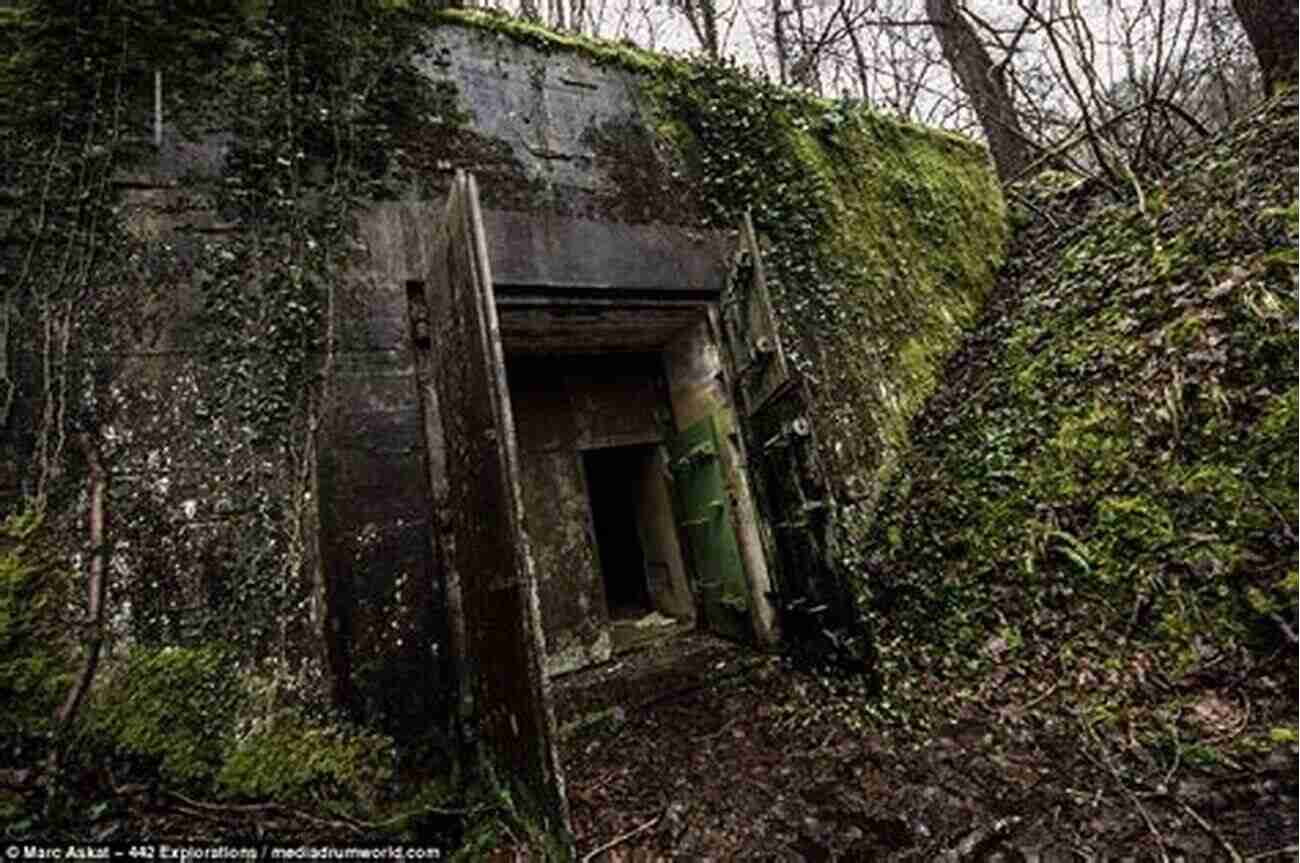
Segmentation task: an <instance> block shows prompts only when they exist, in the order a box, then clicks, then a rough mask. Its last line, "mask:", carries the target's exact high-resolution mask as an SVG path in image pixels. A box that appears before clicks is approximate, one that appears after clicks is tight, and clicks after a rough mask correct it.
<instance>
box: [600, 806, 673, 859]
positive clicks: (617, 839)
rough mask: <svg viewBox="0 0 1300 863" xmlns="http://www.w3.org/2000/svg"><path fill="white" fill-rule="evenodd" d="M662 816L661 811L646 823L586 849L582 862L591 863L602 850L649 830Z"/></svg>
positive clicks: (604, 850)
mask: <svg viewBox="0 0 1300 863" xmlns="http://www.w3.org/2000/svg"><path fill="white" fill-rule="evenodd" d="M663 817H664V816H663V813H662V812H661V813H659V814H658V815H656V816H655V817H653V818H651V819H650V820H649V821H647V822H646V823H644V824H642V825H641V826H640V827H633V828H632V829H631V830H629V831H627V832H626V833H623V834H621V835H619V836H615V837H614V838H613V839H611V840H609V841H608V842H606V843H605V844H604V845H601V846H599V847H597V848H594V849H592V850H591V851H588V852H587V853H586V854H584V855H583V856H582V863H591V861H592V860H595V859H596V857H597V856H598V855H600V854H603V853H604V852H606V851H608V850H609V849H611V848H613V847H615V846H617V845H621V844H623V843H624V842H626V841H627V840H629V839H631V838H633V837H635V836H639V835H641V834H642V833H644V832H645V831H647V830H649V829H650V828H651V827H653V826H655V825H656V824H658V823H659V819H660V818H663Z"/></svg>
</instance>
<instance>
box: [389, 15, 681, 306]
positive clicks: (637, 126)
mask: <svg viewBox="0 0 1300 863" xmlns="http://www.w3.org/2000/svg"><path fill="white" fill-rule="evenodd" d="M426 45H427V50H426V51H425V53H424V54H423V55H422V56H420V57H418V58H416V61H415V62H416V65H417V67H418V68H419V69H420V70H421V71H422V72H423V73H424V74H425V75H426V76H427V77H428V78H429V80H430V81H431V82H433V83H434V84H435V86H438V85H444V86H445V85H450V89H454V91H455V106H454V109H453V110H454V111H455V112H457V113H459V114H461V115H466V116H467V118H468V122H467V123H466V124H464V125H461V126H452V127H449V128H447V130H446V133H445V134H443V135H440V136H429V137H427V138H424V139H421V140H412V141H408V142H405V143H404V149H405V151H406V158H407V159H408V160H409V161H410V162H411V163H412V167H413V168H414V169H415V170H416V171H417V172H418V173H419V174H420V175H421V176H422V178H423V179H424V181H425V182H427V183H429V184H430V192H431V193H432V194H437V193H438V192H439V191H440V190H442V189H444V188H445V186H446V182H447V180H448V179H449V177H450V174H451V172H452V171H454V170H455V169H456V168H466V169H468V170H471V171H473V172H474V173H475V175H476V176H477V177H478V178H479V181H480V184H481V187H482V193H483V204H484V206H485V207H486V208H489V209H499V210H511V211H529V212H538V213H541V212H552V213H557V214H561V215H564V216H577V217H582V218H587V219H593V220H598V221H605V222H611V223H625V224H638V223H646V222H654V221H658V222H664V223H668V224H674V223H682V222H689V221H691V220H690V219H689V218H684V215H685V213H686V212H688V211H690V210H691V206H690V205H689V203H688V202H689V201H691V200H692V194H691V189H690V188H689V186H687V184H686V183H685V181H684V180H682V179H679V178H678V177H677V176H675V175H674V172H673V170H672V168H671V166H670V165H669V163H668V159H667V158H666V157H665V156H664V155H663V154H662V153H660V151H659V149H658V144H657V141H656V139H655V135H654V133H653V131H652V130H653V128H654V127H653V123H652V122H650V121H649V118H648V115H647V111H648V106H647V105H646V104H644V101H643V96H642V95H641V86H640V81H639V80H638V77H637V76H636V75H635V74H634V73H632V72H630V71H628V70H626V69H622V68H619V67H616V66H612V65H603V66H602V65H597V64H596V63H594V62H593V61H592V60H590V59H589V58H586V57H583V56H580V55H578V54H566V53H557V52H546V51H542V50H539V49H538V48H536V47H533V46H531V45H526V44H521V43H519V42H515V41H513V40H510V39H507V38H504V37H502V36H500V35H498V34H496V33H491V32H486V31H484V30H480V29H476V28H472V27H439V28H436V29H433V30H430V31H429V33H428V36H427V41H426ZM612 284H617V282H613V283H612Z"/></svg>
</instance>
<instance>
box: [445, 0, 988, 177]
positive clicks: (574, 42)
mask: <svg viewBox="0 0 1300 863" xmlns="http://www.w3.org/2000/svg"><path fill="white" fill-rule="evenodd" d="M427 20H428V22H429V23H430V24H431V25H432V26H435V27H437V26H453V27H465V28H469V29H473V30H478V31H481V32H487V33H495V34H498V35H501V36H504V37H506V38H509V39H511V40H513V41H515V42H517V43H519V44H521V45H526V46H530V47H533V48H537V49H539V50H542V51H566V52H571V53H574V54H579V55H581V56H584V57H586V58H588V59H590V60H592V61H593V62H595V63H597V64H602V65H603V64H613V65H616V66H619V67H621V68H623V69H626V70H628V71H629V72H633V73H638V74H649V75H671V76H674V77H684V76H687V75H689V74H690V70H691V68H692V67H693V66H695V65H697V64H698V63H699V62H701V61H700V60H699V59H692V58H691V57H679V56H673V55H669V54H658V53H655V52H653V51H647V50H645V49H643V48H638V47H636V46H634V45H630V44H628V43H625V42H612V41H609V40H606V39H597V38H594V37H591V36H583V35H581V34H576V33H561V32H557V31H555V30H551V29H549V28H547V27H543V26H542V25H540V24H536V23H533V22H531V21H524V20H521V19H519V18H515V17H512V16H510V15H506V14H504V13H501V12H495V11H486V10H480V9H440V10H437V11H434V12H432V13H430V14H429V15H428V16H427ZM736 74H737V75H740V76H744V77H749V78H750V79H751V80H754V82H755V83H756V84H757V83H761V82H759V81H758V80H757V79H754V78H753V77H752V76H750V75H748V73H747V72H746V71H744V70H742V69H740V68H739V67H737V69H736ZM768 86H779V85H775V84H769V85H768ZM780 89H782V90H784V91H785V93H786V94H788V95H789V96H791V97H792V98H794V99H797V100H799V101H802V102H803V103H804V104H805V106H806V107H807V108H809V109H811V110H816V111H828V110H832V109H834V108H835V107H836V106H837V103H836V102H835V100H832V99H825V98H822V97H819V96H814V95H811V94H809V93H804V92H802V91H800V90H795V89H792V88H785V87H782V88H780ZM857 110H858V111H859V112H860V113H861V114H862V115H863V116H864V117H865V118H868V119H870V120H871V121H873V122H878V123H888V124H890V125H892V126H894V127H896V128H897V129H898V130H899V131H900V132H902V133H904V134H908V135H915V136H919V137H923V138H928V139H930V140H933V141H936V142H938V143H941V144H946V145H948V146H949V147H950V148H952V149H955V150H957V151H960V152H962V153H963V155H967V156H978V157H982V158H987V156H988V148H987V147H986V146H985V145H984V144H983V143H981V142H979V141H976V140H973V139H971V138H968V137H966V136H965V135H961V134H958V133H956V132H950V131H948V130H946V129H939V128H936V127H933V126H925V125H922V124H920V123H915V122H911V121H909V120H905V119H902V118H900V117H896V116H893V115H890V114H883V113H880V112H877V111H873V110H871V108H870V107H867V106H862V107H860V108H858V109H857Z"/></svg>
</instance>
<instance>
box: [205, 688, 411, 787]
mask: <svg viewBox="0 0 1300 863" xmlns="http://www.w3.org/2000/svg"><path fill="white" fill-rule="evenodd" d="M392 771H393V741H392V740H391V739H390V738H388V737H386V736H383V735H379V734H373V733H368V732H364V731H361V730H359V729H351V728H347V727H343V726H338V725H328V724H320V723H316V722H312V721H309V720H307V719H306V718H304V717H303V716H301V715H300V714H298V713H296V712H293V711H288V712H282V713H279V714H276V715H274V716H271V717H269V718H267V719H264V720H262V721H260V722H258V723H257V726H256V727H255V728H254V729H253V730H252V731H251V732H250V733H248V734H246V735H245V736H244V737H243V738H242V739H240V740H239V741H238V742H237V743H236V744H235V745H234V747H233V749H232V750H231V751H230V753H229V755H228V756H226V758H225V760H224V763H223V764H222V765H221V769H220V771H219V772H218V773H217V775H216V782H217V787H218V788H219V789H220V791H221V793H222V794H223V795H224V796H227V797H234V798H245V799H254V800H264V799H273V800H314V801H324V800H330V801H335V802H344V803H351V804H357V805H359V806H361V807H362V808H363V809H367V810H369V809H372V808H373V807H374V805H375V803H376V800H377V797H378V795H379V794H380V793H381V792H382V791H383V790H384V789H385V788H387V787H388V784H389V783H390V782H391V780H392V778H393V777H392Z"/></svg>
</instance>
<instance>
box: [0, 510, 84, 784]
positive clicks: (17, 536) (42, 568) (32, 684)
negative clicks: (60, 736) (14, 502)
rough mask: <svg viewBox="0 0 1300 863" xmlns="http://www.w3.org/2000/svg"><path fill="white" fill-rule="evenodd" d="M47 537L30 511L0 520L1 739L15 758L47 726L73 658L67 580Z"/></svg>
mask: <svg viewBox="0 0 1300 863" xmlns="http://www.w3.org/2000/svg"><path fill="white" fill-rule="evenodd" d="M46 540H47V538H46V536H45V533H44V531H43V530H42V521H41V519H40V518H39V517H38V516H37V515H36V514H35V513H34V512H27V513H24V514H20V515H16V516H11V517H10V518H8V519H6V520H5V521H4V522H3V523H2V524H0V703H3V704H4V705H6V707H5V710H4V711H3V712H2V713H0V741H3V745H4V747H5V749H6V750H7V752H8V753H9V755H11V756H12V757H16V758H20V759H21V758H22V757H23V755H24V753H25V752H26V751H27V750H28V749H29V747H30V746H32V745H34V744H37V743H38V742H39V739H40V738H41V736H42V735H44V734H46V733H47V732H49V731H50V730H51V727H50V726H51V719H50V718H51V717H52V716H53V714H54V710H55V707H56V706H57V705H58V702H59V699H60V697H61V696H62V695H63V694H64V693H66V692H67V690H68V688H69V686H70V685H71V683H72V678H73V668H74V662H75V653H74V645H73V643H72V642H71V639H70V638H69V637H68V628H67V626H66V625H65V624H64V622H63V620H62V615H63V612H64V609H66V607H67V605H68V604H69V602H70V601H71V599H72V591H71V587H72V580H71V579H70V578H69V576H68V573H67V572H66V571H65V570H64V569H63V568H62V567H61V566H59V565H58V564H57V561H56V559H55V557H54V555H53V554H52V552H51V551H50V550H49V549H48V548H47V547H46Z"/></svg>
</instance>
